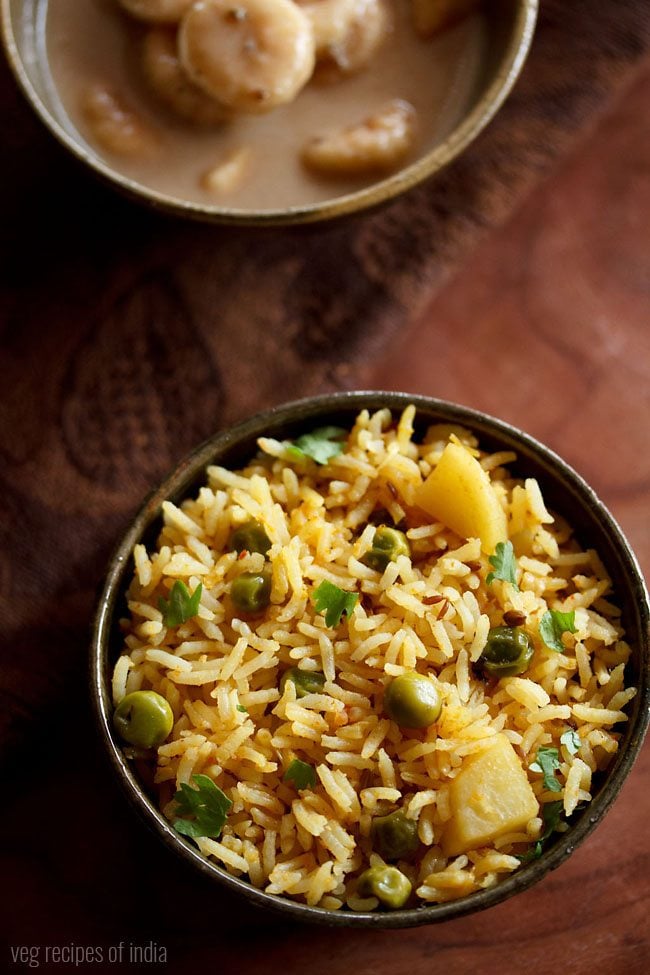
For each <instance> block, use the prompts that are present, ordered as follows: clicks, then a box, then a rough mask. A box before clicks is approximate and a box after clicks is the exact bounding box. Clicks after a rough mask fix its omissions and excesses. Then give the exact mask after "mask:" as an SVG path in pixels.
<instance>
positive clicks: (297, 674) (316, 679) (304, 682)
mask: <svg viewBox="0 0 650 975" xmlns="http://www.w3.org/2000/svg"><path fill="white" fill-rule="evenodd" d="M288 680H290V681H291V682H292V683H293V684H294V685H295V688H296V697H305V695H306V694H320V693H321V691H322V690H323V686H324V684H325V674H321V672H320V670H301V669H300V667H290V668H289V670H285V672H284V673H283V675H282V677H281V678H280V693H282V692H283V691H284V688H285V686H286V683H287V681H288Z"/></svg>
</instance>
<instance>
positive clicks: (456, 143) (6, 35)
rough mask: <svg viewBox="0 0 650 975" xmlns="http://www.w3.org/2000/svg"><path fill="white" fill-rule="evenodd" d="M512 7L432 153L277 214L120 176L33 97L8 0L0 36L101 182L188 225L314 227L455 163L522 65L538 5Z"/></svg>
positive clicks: (53, 125)
mask: <svg viewBox="0 0 650 975" xmlns="http://www.w3.org/2000/svg"><path fill="white" fill-rule="evenodd" d="M514 2H515V3H516V4H517V9H516V12H515V16H514V18H513V25H512V30H511V33H510V36H509V39H508V43H507V45H506V50H505V52H504V55H503V58H502V60H501V62H500V64H499V66H498V68H497V70H496V73H495V76H494V78H493V80H492V82H491V83H490V85H488V87H487V88H486V89H485V91H484V92H483V93H482V95H481V96H480V98H479V99H478V101H477V102H476V104H475V106H474V108H473V109H472V111H471V112H470V113H469V114H468V115H466V116H464V118H463V119H462V121H461V122H460V124H459V125H457V126H455V128H454V129H453V130H452V131H451V132H450V134H449V135H448V136H447V137H446V138H445V139H444V140H443V141H442V142H441V143H439V145H437V146H436V147H435V148H434V149H432V150H431V151H430V152H428V153H427V154H426V155H424V156H422V158H421V159H418V160H416V161H415V162H413V163H411V164H410V165H408V166H406V167H404V168H403V169H400V170H399V171H398V172H396V173H394V174H392V175H390V176H388V177H386V178H385V179H381V180H379V182H375V183H372V184H371V185H370V186H367V187H364V188H362V189H360V190H356V191H354V192H352V193H346V194H344V195H342V196H335V197H333V198H331V199H329V200H324V201H321V202H319V203H311V204H306V205H301V206H291V207H284V208H282V209H270V210H254V209H243V208H235V207H222V206H217V205H210V204H200V203H193V202H191V201H189V200H183V199H181V198H179V197H176V196H173V195H169V194H166V193H162V192H160V191H158V190H153V189H151V188H149V187H147V186H146V185H145V184H143V183H139V182H138V181H137V180H134V179H131V178H130V177H128V176H124V175H122V174H121V173H119V172H118V171H117V170H114V169H113V168H112V167H111V166H110V165H109V164H108V163H106V162H104V161H103V160H102V159H101V158H100V157H99V156H97V155H95V153H94V152H93V151H92V150H91V149H90V148H86V146H85V145H84V144H82V142H81V141H77V140H76V139H75V138H74V137H73V135H72V134H71V133H70V132H68V131H67V129H66V128H65V127H64V126H63V125H62V124H61V123H60V122H59V121H58V120H57V118H56V117H55V115H54V114H53V113H52V112H51V111H50V110H49V108H48V107H47V106H46V104H45V102H44V101H43V99H42V98H41V97H40V95H39V93H38V92H37V90H36V88H35V86H34V84H33V83H32V80H31V78H30V75H29V73H28V72H27V70H26V69H25V66H24V63H23V59H22V57H21V54H20V50H19V46H18V42H17V40H16V33H15V30H14V23H13V18H12V15H11V0H0V34H1V35H2V41H3V46H4V49H5V54H6V57H7V60H8V62H9V65H10V67H11V70H12V72H13V74H14V77H15V79H16V81H17V82H18V85H19V87H20V88H21V90H22V92H23V94H24V96H25V97H26V99H27V101H28V102H29V103H30V105H31V107H32V109H33V110H34V111H35V112H36V114H37V115H38V117H39V118H40V120H41V121H42V122H43V124H44V125H45V126H46V128H47V129H49V131H50V133H51V134H52V135H53V136H54V137H55V139H56V140H57V141H58V142H59V143H60V144H61V145H62V146H63V147H64V148H66V149H67V150H68V151H69V152H70V153H72V155H73V156H74V157H75V158H76V159H77V160H78V161H80V162H81V163H84V164H85V165H87V166H88V167H89V168H90V169H91V170H93V171H94V172H95V174H96V175H97V176H99V177H100V178H101V179H102V180H103V181H104V182H106V183H109V184H110V185H112V186H113V187H114V188H115V189H118V190H120V191H121V192H122V193H123V194H124V195H126V196H128V197H130V198H131V199H136V200H138V201H139V202H141V203H144V204H146V205H148V206H149V207H151V208H153V209H154V210H161V211H164V212H167V213H173V214H176V215H177V216H183V217H186V218H189V219H193V220H199V221H203V222H208V223H218V224H224V225H237V226H257V227H263V226H283V225H290V224H292V225H296V224H307V223H314V222H317V221H321V220H329V219H332V218H334V217H342V216H345V215H348V214H352V213H356V212H357V211H360V210H366V209H369V208H372V207H376V206H378V205H380V204H382V203H385V202H387V201H388V200H391V199H393V198H394V197H395V196H397V195H399V194H400V193H403V192H405V191H406V190H408V189H411V188H412V187H414V186H415V185H417V184H418V183H420V182H422V181H423V180H425V179H427V178H428V177H429V176H432V175H433V174H434V173H435V172H438V170H440V169H442V168H444V167H445V166H447V165H448V164H449V163H450V162H452V160H454V159H455V158H456V156H458V155H459V154H460V153H461V152H462V151H463V150H464V149H465V148H466V147H467V146H468V145H469V144H470V143H471V142H473V140H474V139H475V138H476V137H477V136H478V135H479V133H480V132H481V131H482V130H483V129H484V128H485V126H486V125H487V124H488V123H489V122H490V121H491V120H492V118H493V117H494V115H495V114H496V113H497V111H498V110H499V108H500V107H501V105H502V104H503V102H504V101H505V99H506V98H507V96H508V95H509V93H510V91H511V90H512V88H513V86H514V84H515V82H516V80H517V78H518V76H519V73H520V72H521V69H522V67H523V65H524V62H525V60H526V57H527V55H528V51H529V49H530V45H531V42H532V39H533V35H534V32H535V24H536V22H537V15H538V9H539V0H514Z"/></svg>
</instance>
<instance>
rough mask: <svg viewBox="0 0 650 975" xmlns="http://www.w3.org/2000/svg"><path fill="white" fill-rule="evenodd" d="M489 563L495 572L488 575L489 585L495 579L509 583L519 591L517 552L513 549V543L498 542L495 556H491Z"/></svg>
mask: <svg viewBox="0 0 650 975" xmlns="http://www.w3.org/2000/svg"><path fill="white" fill-rule="evenodd" d="M489 562H490V565H491V566H492V567H493V569H494V572H489V573H488V577H487V580H486V581H487V583H488V585H489V584H490V583H491V582H493V581H494V579H502V580H503V581H504V582H509V583H510V584H511V585H513V586H514V587H515V589H519V586H518V585H517V577H516V575H515V571H516V569H517V560H516V559H515V550H514V548H513V547H512V542H510V541H507V542H497V547H496V549H495V552H494V555H490V556H489Z"/></svg>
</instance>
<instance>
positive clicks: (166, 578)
mask: <svg viewBox="0 0 650 975" xmlns="http://www.w3.org/2000/svg"><path fill="white" fill-rule="evenodd" d="M414 413H415V411H414V409H413V408H412V407H409V408H407V409H406V410H405V411H404V413H403V414H402V416H401V417H400V419H399V422H398V423H397V425H395V423H394V422H393V420H392V418H391V415H390V413H389V411H387V410H380V411H378V412H377V413H374V414H372V415H370V414H369V413H368V412H366V411H364V412H362V413H361V414H360V415H359V416H358V418H357V420H356V422H355V425H354V427H353V429H352V430H351V431H350V433H349V436H348V438H347V443H346V447H345V450H344V452H343V453H342V454H340V455H339V456H337V457H334V458H333V459H331V460H330V461H329V462H328V463H327V464H326V465H323V466H318V465H316V464H315V463H313V462H312V461H306V462H296V461H295V460H290V459H289V458H288V457H287V453H286V446H285V445H284V444H282V443H280V442H278V441H275V440H271V439H269V438H262V439H261V440H260V441H259V447H260V453H259V454H258V456H257V457H256V458H255V459H254V460H252V461H251V463H250V465H249V466H248V467H247V468H246V469H245V470H243V471H239V472H233V471H229V470H225V469H223V468H221V467H217V466H214V467H210V468H208V472H207V473H208V484H207V486H205V487H203V488H201V490H200V492H199V494H198V497H197V498H195V499H188V500H186V501H185V502H183V504H182V505H181V506H180V507H178V506H176V505H174V504H172V503H171V502H166V503H165V504H164V506H163V529H162V532H161V534H160V537H159V539H158V544H157V546H156V548H155V550H154V551H152V552H147V551H146V550H145V548H144V546H143V545H137V546H136V547H135V551H134V565H135V571H134V576H133V580H132V582H131V585H130V588H129V591H128V604H129V612H130V616H129V618H128V619H127V620H124V621H122V624H123V627H124V630H125V634H126V635H125V651H124V654H123V656H121V657H120V658H119V660H118V661H117V664H116V666H115V670H114V675H113V683H112V691H113V698H114V703H115V704H116V705H117V704H118V703H119V702H120V700H121V699H122V698H123V697H124V695H125V694H127V693H129V692H131V691H134V690H138V689H141V688H153V689H154V690H156V691H158V692H159V693H160V694H162V695H164V696H165V697H166V698H167V700H168V701H169V702H170V704H171V706H172V709H173V712H174V717H175V723H174V727H173V730H172V733H171V735H170V736H169V738H168V740H167V741H166V742H165V743H164V744H163V745H161V746H160V747H159V748H158V750H157V766H156V773H155V781H156V783H157V784H158V787H159V794H160V804H161V808H162V810H163V812H164V814H165V815H166V816H167V817H169V818H170V819H171V820H173V819H174V815H175V802H174V800H173V795H174V792H175V791H176V789H177V788H178V787H179V786H180V785H181V784H182V783H191V782H192V776H193V775H194V774H196V773H199V772H200V773H203V774H205V775H208V776H209V777H211V778H212V779H213V780H214V781H215V783H217V785H219V786H220V788H221V789H223V790H224V791H225V793H226V794H227V795H228V796H229V798H230V799H231V800H232V803H233V805H232V809H231V811H230V814H229V816H228V820H227V823H226V826H225V827H224V829H223V832H222V835H221V836H220V837H219V838H218V840H215V839H208V838H206V839H200V840H199V841H198V845H199V848H200V849H201V851H202V852H203V854H204V855H205V856H206V857H210V858H213V859H214V860H215V861H216V862H217V863H218V864H219V865H220V866H222V867H224V868H225V869H226V870H228V871H229V872H230V873H232V874H234V875H236V876H244V877H247V878H248V879H249V880H250V882H251V883H252V884H254V885H255V886H257V887H259V888H262V889H264V890H266V891H268V892H270V893H274V894H279V895H282V896H286V897H291V898H297V899H299V900H302V901H304V902H306V903H308V904H310V905H320V906H322V907H325V908H327V909H330V910H339V909H350V910H353V911H355V910H373V909H375V908H376V907H377V906H378V904H377V900H376V899H375V898H372V897H371V898H367V897H366V898H362V897H360V896H359V895H358V893H357V890H356V886H357V878H358V876H359V874H360V873H361V872H362V871H363V870H365V869H366V868H367V867H368V866H369V865H372V864H376V863H380V862H381V860H380V858H379V857H378V855H377V854H376V853H374V852H373V851H372V849H371V844H370V828H371V821H372V817H373V816H375V815H383V814H386V813H388V812H391V811H393V810H394V809H396V808H403V809H404V810H405V812H406V815H407V816H408V817H409V818H410V819H412V820H415V821H416V822H417V823H418V835H419V839H420V842H421V852H420V854H419V855H418V856H417V857H416V858H415V859H414V860H410V861H408V862H407V861H404V862H399V863H398V864H397V866H398V867H399V868H400V869H401V870H402V871H403V872H404V873H405V874H406V875H407V876H408V877H409V879H410V880H411V882H412V884H413V890H414V892H415V898H416V900H417V901H418V902H420V903H426V902H444V901H448V900H452V899H454V898H458V897H463V896H465V895H467V894H469V893H471V892H472V891H476V890H479V889H482V888H487V887H490V886H492V885H494V884H495V883H496V882H497V881H498V880H499V878H501V877H502V876H504V875H507V874H509V873H510V872H512V871H513V870H516V869H517V868H518V866H519V865H520V861H519V860H518V859H517V857H516V854H517V853H522V852H525V851H526V850H527V849H529V848H530V844H531V843H532V842H534V841H535V840H536V839H537V838H538V837H539V836H540V833H541V832H542V830H543V828H544V827H543V820H542V818H541V808H542V806H543V804H544V803H546V802H551V801H555V800H557V799H558V798H560V799H561V800H562V802H563V805H564V811H565V813H566V814H567V815H570V814H571V813H573V812H574V810H575V809H576V807H577V806H578V805H579V804H581V803H586V802H589V800H590V798H591V781H592V776H593V775H594V773H596V772H598V771H600V770H604V769H605V768H606V766H607V764H608V763H609V762H610V761H611V759H612V756H613V755H614V754H615V752H616V750H617V747H618V741H619V737H620V734H619V732H618V731H616V730H614V728H615V726H616V725H620V724H621V723H622V722H625V721H626V720H627V718H626V714H625V711H624V709H625V706H626V705H627V704H628V703H629V701H630V700H631V698H632V697H633V696H634V693H635V691H634V688H626V687H625V684H624V666H625V663H626V661H627V660H628V658H629V655H630V648H629V646H628V644H627V643H626V642H625V640H624V633H623V630H622V628H621V624H620V611H619V610H618V609H617V608H616V606H615V605H613V604H612V603H611V602H609V601H608V600H607V599H606V598H605V596H607V595H608V593H609V592H610V580H609V578H608V577H607V574H606V571H605V569H604V567H603V565H602V563H601V561H600V559H599V558H598V556H597V554H596V553H595V552H594V551H592V550H586V551H583V550H581V549H580V547H579V546H578V544H577V543H576V541H575V540H573V539H572V536H571V531H570V529H569V527H568V526H567V524H566V523H565V522H564V521H563V520H562V518H561V517H559V516H554V515H552V514H551V513H549V512H548V511H547V509H546V506H545V503H544V499H543V497H542V492H541V490H540V487H539V485H538V484H537V482H536V481H535V480H533V479H530V478H529V479H526V480H525V481H523V482H521V481H517V480H514V479H512V477H511V475H510V474H509V472H508V470H507V468H506V467H505V466H504V465H505V464H507V463H510V462H511V461H512V460H514V456H515V455H514V454H512V453H504V452H502V453H499V454H493V455H488V454H485V453H484V452H482V451H481V450H480V448H479V444H478V442H477V440H476V438H475V437H474V436H473V435H472V434H471V432H469V431H467V430H465V429H462V428H460V427H451V426H449V425H444V426H443V425H438V426H433V427H431V428H430V429H429V431H428V433H427V435H426V437H425V438H424V442H423V443H417V444H416V443H414V442H413V441H412V439H411V436H412V431H413V420H414ZM450 438H451V439H454V440H455V441H456V442H460V443H462V444H464V445H465V446H466V447H467V448H468V449H470V450H471V451H472V452H473V453H474V455H475V456H477V457H478V458H479V459H480V461H481V464H482V466H483V468H484V469H485V470H486V471H488V472H489V475H490V478H491V481H492V483H493V485H494V486H495V489H496V490H497V493H498V496H499V498H500V502H501V504H502V505H503V507H504V510H505V511H506V513H507V515H508V521H509V533H510V536H511V537H513V536H516V544H517V556H518V576H519V578H518V582H519V590H517V589H515V588H514V587H513V586H511V585H509V584H508V583H505V582H502V581H499V580H497V581H494V582H493V583H492V584H491V585H489V586H488V585H487V583H486V575H487V573H488V571H489V570H490V565H489V564H488V561H487V558H486V556H485V555H483V554H482V553H481V547H480V544H479V542H478V540H476V539H462V538H459V537H457V536H455V535H454V534H453V532H451V531H450V530H449V529H447V528H446V527H445V526H444V525H442V524H440V523H431V522H430V520H427V518H426V517H424V516H423V513H422V512H418V511H416V510H415V509H414V508H413V498H414V492H415V489H416V488H417V486H418V484H419V483H420V482H421V480H422V478H423V477H426V475H427V474H428V473H429V472H430V471H431V470H432V468H433V467H434V466H435V464H436V462H437V460H438V458H439V457H440V455H441V453H442V450H443V448H444V446H445V445H446V443H447V442H448V441H449V439H450ZM378 508H382V509H385V510H386V511H387V512H388V513H389V515H390V517H391V518H392V519H394V520H395V522H400V521H401V520H402V519H404V518H405V519H406V525H407V526H408V527H407V530H406V534H407V536H408V538H409V542H410V546H411V555H412V557H411V558H408V557H406V556H400V557H399V558H398V559H397V560H396V561H395V562H391V563H389V565H388V567H387V568H386V570H385V572H384V573H383V575H380V574H379V573H377V572H375V571H373V570H372V569H369V568H368V567H367V566H366V565H364V564H363V562H362V561H360V560H361V558H362V556H363V554H364V552H365V551H367V549H368V548H369V547H370V543H371V541H372V535H373V532H374V528H373V526H372V525H371V524H369V517H370V515H371V513H372V512H373V511H374V510H376V509H378ZM251 518H254V519H257V520H258V521H260V522H261V523H262V524H263V525H264V527H265V530H266V532H267V534H268V536H269V537H270V539H271V542H272V548H271V550H270V552H269V553H268V559H269V560H270V563H271V565H272V567H273V582H272V593H271V606H270V607H269V608H268V610H266V612H265V613H264V614H263V615H262V616H258V617H255V618H252V619H240V618H237V616H236V615H235V616H233V609H232V606H231V604H230V603H229V600H228V590H229V586H230V583H231V581H232V579H233V578H234V577H235V576H236V575H237V574H238V573H240V572H241V571H244V570H259V569H260V568H261V567H262V564H263V562H264V558H263V556H261V555H259V554H245V553H244V554H243V557H238V556H237V553H235V552H231V551H228V550H227V544H228V538H229V535H230V533H231V531H232V529H233V528H234V527H237V526H238V525H240V524H242V523H243V522H245V521H247V520H249V519H251ZM179 579H180V580H182V581H183V582H185V584H186V585H187V586H188V588H189V589H191V590H192V591H193V590H194V589H195V588H196V586H197V585H198V584H199V582H201V583H202V585H203V591H202V597H201V603H200V609H199V613H198V615H197V616H196V617H194V618H193V619H191V620H189V621H188V622H187V623H184V624H182V625H181V626H179V627H174V628H166V627H165V626H164V623H163V617H162V614H161V613H160V611H159V609H158V601H159V598H160V597H161V596H165V597H166V596H168V595H169V591H170V589H171V587H172V586H173V584H174V582H175V581H176V580H179ZM324 579H327V580H330V581H331V582H334V583H335V584H336V585H338V586H340V587H341V588H343V589H346V590H354V591H356V592H358V593H360V595H361V598H360V599H359V601H358V602H357V605H356V606H355V608H354V610H353V612H352V614H351V616H350V618H349V619H347V618H346V617H343V619H342V620H341V623H340V625H339V626H337V627H336V628H334V629H330V628H328V627H327V626H326V623H325V619H324V616H323V615H321V614H320V613H317V612H316V610H315V608H314V605H313V602H312V599H311V595H312V593H313V591H314V589H315V588H316V587H317V586H318V584H319V583H320V582H321V581H322V580H324ZM430 597H436V598H437V601H432V600H431V599H430ZM547 609H558V610H563V611H567V610H569V609H573V610H574V611H575V625H576V633H574V634H566V635H565V636H564V642H565V651H564V653H556V652H554V651H552V650H549V649H548V648H547V647H546V646H545V645H544V644H543V642H542V641H541V639H540V637H539V634H538V625H539V620H540V619H541V617H542V615H543V614H544V613H545V612H546V610H547ZM509 610H510V611H517V612H519V613H521V614H522V616H524V617H525V618H526V623H525V627H526V630H527V632H528V633H529V635H530V637H531V639H532V640H533V642H534V645H535V654H534V657H533V660H532V662H531V664H530V666H529V668H528V670H527V671H526V673H525V674H523V675H520V676H517V677H509V678H503V679H501V680H500V681H499V682H497V683H496V684H494V683H493V684H492V685H486V684H485V683H483V682H482V681H480V680H478V679H477V677H476V676H475V672H474V670H473V665H474V664H475V663H476V661H477V660H478V658H479V657H480V655H481V652H482V650H483V648H484V647H485V643H486V640H487V635H488V630H489V628H490V627H491V626H498V625H501V624H502V623H503V615H504V613H506V612H507V611H509ZM296 665H299V666H300V667H302V668H304V669H306V670H318V671H321V672H322V673H324V675H325V679H326V682H325V685H324V688H323V691H322V693H318V694H309V695H307V696H306V697H303V698H301V699H299V700H296V693H295V686H294V684H293V683H292V682H291V681H287V683H286V686H285V688H284V691H283V693H281V692H280V689H279V687H280V677H281V675H282V673H283V671H284V670H286V669H287V668H288V667H291V666H296ZM414 669H417V670H418V671H420V672H422V673H428V674H429V675H431V676H432V678H433V679H434V681H435V682H436V684H437V686H438V688H439V690H440V692H441V695H442V698H443V702H444V706H443V710H442V714H441V717H440V720H439V721H438V722H437V723H436V725H435V726H433V727H431V728H429V729H426V730H425V731H424V732H422V733H415V734H414V733H409V732H405V731H403V730H401V729H400V728H399V727H398V726H397V725H396V724H395V723H394V722H392V721H390V720H388V718H387V717H386V716H385V714H384V713H383V712H382V707H381V701H382V694H383V689H384V687H385V685H386V684H387V682H388V681H389V680H390V679H391V678H393V677H395V676H397V675H399V674H400V673H403V672H404V671H408V670H414ZM244 708H245V709H246V710H245V711H244V710H242V709H244ZM568 729H574V730H576V731H577V733H578V735H579V738H580V748H579V751H578V753H577V754H576V755H572V754H571V753H570V752H569V751H568V750H567V749H566V747H564V746H563V745H562V744H561V743H560V736H561V735H562V733H563V732H565V731H567V730H568ZM499 732H502V733H503V734H505V735H506V736H507V738H508V739H509V740H510V742H511V743H512V744H513V745H514V747H515V749H516V751H517V753H518V755H519V757H520V760H521V762H522V765H523V767H524V768H525V769H527V770H528V769H529V766H530V765H531V764H532V763H533V762H534V760H535V757H536V754H537V750H538V748H539V747H540V746H547V747H548V746H554V747H556V748H558V750H559V757H560V763H561V764H560V769H559V771H558V772H557V773H556V774H557V777H558V779H559V781H560V784H561V787H562V792H561V793H553V792H548V791H545V790H544V787H543V782H542V776H541V775H540V774H539V773H536V772H533V771H530V770H529V771H528V775H529V779H530V782H531V785H532V788H533V790H534V792H535V794H536V796H537V798H538V799H539V802H540V814H539V815H538V816H537V817H535V818H534V819H532V820H531V821H530V822H529V823H528V825H527V827H526V828H525V829H522V830H521V831H520V832H519V833H515V834H510V835H508V836H505V837H500V838H499V839H498V840H496V841H495V842H494V843H493V844H492V845H491V846H488V847H483V848H480V849H477V850H471V851H468V852H467V853H466V854H463V855H461V856H458V857H452V858H450V859H447V858H446V857H445V856H444V854H443V851H442V848H441V845H440V837H441V833H442V830H443V828H444V826H445V823H446V822H448V821H449V819H450V816H451V808H450V803H449V784H450V782H451V781H452V780H453V778H454V777H455V776H456V775H457V774H458V773H459V771H460V769H461V768H462V764H463V761H464V759H465V758H466V757H467V756H470V755H473V754H476V753H478V752H480V751H481V750H482V749H484V748H485V747H486V745H487V744H488V743H489V741H490V739H492V738H493V736H494V735H496V734H497V733H499ZM127 752H128V753H129V754H133V753H134V752H133V750H131V751H129V750H128V749H127ZM295 758H300V759H301V760H302V761H304V762H308V763H309V764H310V765H312V766H313V768H314V770H315V773H316V784H315V785H314V786H313V788H308V789H304V790H302V791H300V792H298V791H297V790H296V788H295V787H294V785H293V784H292V783H291V782H287V781H284V780H283V776H284V773H285V772H286V770H287V767H288V766H289V765H290V763H291V762H292V761H293V760H294V759H295Z"/></svg>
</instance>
